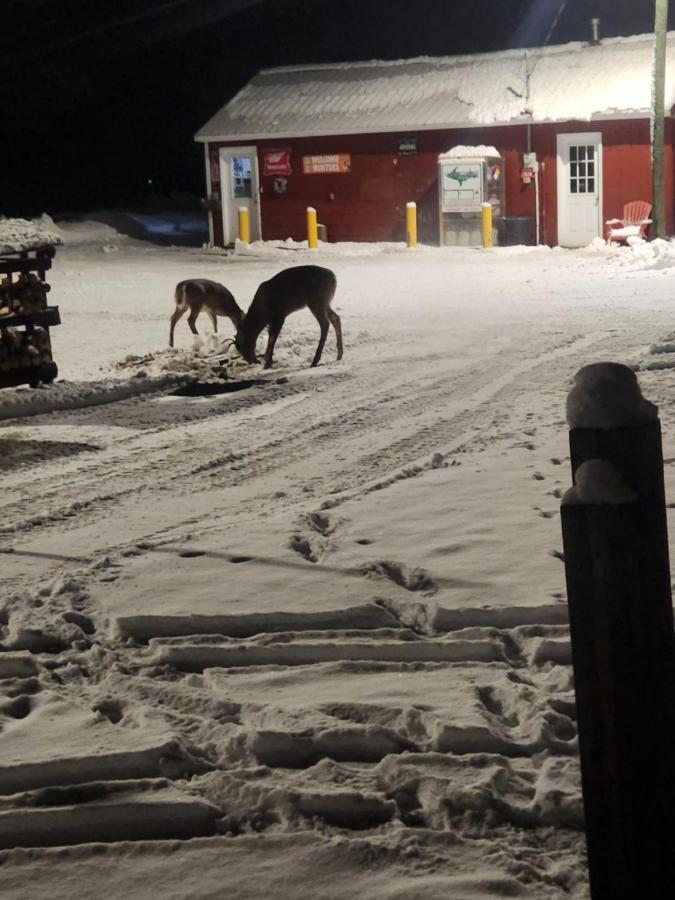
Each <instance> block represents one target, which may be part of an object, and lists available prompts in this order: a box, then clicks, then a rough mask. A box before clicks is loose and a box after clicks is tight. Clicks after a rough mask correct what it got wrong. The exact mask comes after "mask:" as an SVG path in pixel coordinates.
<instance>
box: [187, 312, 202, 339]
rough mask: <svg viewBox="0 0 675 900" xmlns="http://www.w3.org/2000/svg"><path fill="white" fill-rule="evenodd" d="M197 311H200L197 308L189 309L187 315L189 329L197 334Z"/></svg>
mask: <svg viewBox="0 0 675 900" xmlns="http://www.w3.org/2000/svg"><path fill="white" fill-rule="evenodd" d="M199 312H200V311H199V310H198V309H191V310H190V315H189V316H188V325H189V326H190V331H191V332H192V333H193V334H199V332H198V331H197V326H196V325H195V322H196V321H197V316H198V315H199Z"/></svg>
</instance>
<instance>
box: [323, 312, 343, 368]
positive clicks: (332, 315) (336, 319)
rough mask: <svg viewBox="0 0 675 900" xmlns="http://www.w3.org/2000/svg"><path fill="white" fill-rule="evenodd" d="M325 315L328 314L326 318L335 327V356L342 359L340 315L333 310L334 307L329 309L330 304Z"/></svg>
mask: <svg viewBox="0 0 675 900" xmlns="http://www.w3.org/2000/svg"><path fill="white" fill-rule="evenodd" d="M326 315H327V316H328V320H329V322H330V323H331V325H332V326H333V328H334V329H335V339H336V341H337V358H338V359H342V323H341V322H340V316H338V314H337V313H336V312H335V310H334V309H331V308H330V306H329V307H328V309H327V310H326Z"/></svg>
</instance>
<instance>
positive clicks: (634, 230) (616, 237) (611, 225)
mask: <svg viewBox="0 0 675 900" xmlns="http://www.w3.org/2000/svg"><path fill="white" fill-rule="evenodd" d="M651 211H652V205H651V203H647V201H646V200H633V201H632V202H631V203H627V204H626V205H625V206H624V208H623V218H622V219H608V220H607V221H606V222H605V229H606V231H605V237H606V238H607V243H608V244H611V243H612V241H616V243H617V244H623V243H625V242H626V239H627V238H629V237H644V236H645V234H646V233H647V229H648V228H649V226H650V225H651V222H652V220H651V219H650V218H649V214H650V213H651Z"/></svg>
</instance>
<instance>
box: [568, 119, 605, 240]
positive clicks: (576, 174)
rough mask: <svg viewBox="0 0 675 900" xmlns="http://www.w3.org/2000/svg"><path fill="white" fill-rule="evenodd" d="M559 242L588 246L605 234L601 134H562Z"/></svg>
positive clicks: (591, 132)
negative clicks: (603, 224)
mask: <svg viewBox="0 0 675 900" xmlns="http://www.w3.org/2000/svg"><path fill="white" fill-rule="evenodd" d="M557 149H558V165H557V169H558V243H559V244H560V245H561V246H563V247H585V246H586V244H589V243H590V242H591V241H592V240H593V238H595V237H601V236H602V134H601V133H600V132H599V131H588V132H578V133H575V134H559V135H558V136H557Z"/></svg>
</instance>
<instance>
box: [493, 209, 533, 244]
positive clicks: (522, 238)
mask: <svg viewBox="0 0 675 900" xmlns="http://www.w3.org/2000/svg"><path fill="white" fill-rule="evenodd" d="M499 243H500V244H501V246H502V247H513V246H515V245H516V244H526V245H527V246H531V245H532V244H533V243H534V240H533V238H532V217H531V216H504V218H503V219H502V227H501V231H500V235H499Z"/></svg>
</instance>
